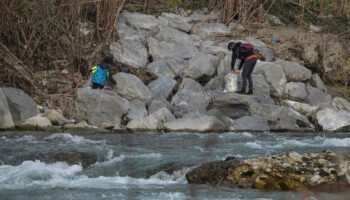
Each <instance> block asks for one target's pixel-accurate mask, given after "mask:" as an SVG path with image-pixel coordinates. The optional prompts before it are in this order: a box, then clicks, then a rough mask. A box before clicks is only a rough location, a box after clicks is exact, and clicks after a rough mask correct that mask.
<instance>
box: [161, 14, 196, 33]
mask: <svg viewBox="0 0 350 200" xmlns="http://www.w3.org/2000/svg"><path fill="white" fill-rule="evenodd" d="M159 18H160V19H162V18H164V19H165V20H166V21H167V25H168V26H170V27H172V28H176V29H179V30H182V31H185V32H190V31H191V29H192V24H191V23H190V22H191V20H192V19H191V18H190V17H184V16H181V15H176V14H173V13H162V15H161V17H159Z"/></svg>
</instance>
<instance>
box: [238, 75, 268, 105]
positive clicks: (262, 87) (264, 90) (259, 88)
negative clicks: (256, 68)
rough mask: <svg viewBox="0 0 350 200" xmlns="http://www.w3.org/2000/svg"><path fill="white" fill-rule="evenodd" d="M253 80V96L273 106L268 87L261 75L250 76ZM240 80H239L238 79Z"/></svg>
mask: <svg viewBox="0 0 350 200" xmlns="http://www.w3.org/2000/svg"><path fill="white" fill-rule="evenodd" d="M252 79H253V95H256V96H259V97H264V98H266V99H269V100H270V102H271V104H274V102H273V100H272V99H271V97H270V86H269V84H268V83H267V81H266V79H265V76H264V75H263V74H252ZM239 80H241V79H239Z"/></svg>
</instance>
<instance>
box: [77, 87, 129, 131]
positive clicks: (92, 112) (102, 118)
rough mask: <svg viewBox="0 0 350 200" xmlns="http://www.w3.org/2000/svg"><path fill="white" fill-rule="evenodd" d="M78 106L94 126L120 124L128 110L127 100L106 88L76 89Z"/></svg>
mask: <svg viewBox="0 0 350 200" xmlns="http://www.w3.org/2000/svg"><path fill="white" fill-rule="evenodd" d="M77 103H78V108H79V109H80V111H81V112H82V114H83V115H84V116H85V117H86V118H87V119H88V121H89V122H90V123H91V124H92V125H95V126H104V124H108V125H111V124H112V123H113V124H116V125H118V124H120V122H121V118H122V116H123V115H124V114H126V113H127V112H128V110H129V101H128V100H126V99H124V98H122V97H120V96H119V95H118V94H116V93H114V92H111V91H107V90H93V89H85V88H84V89H78V92H77Z"/></svg>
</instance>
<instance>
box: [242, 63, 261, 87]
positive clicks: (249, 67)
mask: <svg viewBox="0 0 350 200" xmlns="http://www.w3.org/2000/svg"><path fill="white" fill-rule="evenodd" d="M257 61H258V59H257V58H251V59H249V60H247V61H245V63H244V66H243V72H242V79H243V80H242V82H243V83H242V91H245V88H246V87H247V79H248V82H249V91H253V80H252V73H253V70H254V67H255V64H256V62H257Z"/></svg>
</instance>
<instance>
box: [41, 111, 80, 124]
mask: <svg viewBox="0 0 350 200" xmlns="http://www.w3.org/2000/svg"><path fill="white" fill-rule="evenodd" d="M42 116H43V117H46V118H47V119H49V120H50V122H51V124H52V125H55V126H57V125H59V126H61V125H63V124H66V123H72V122H74V121H72V120H68V119H67V118H65V117H64V116H63V114H62V113H61V112H58V111H57V110H55V109H49V110H48V111H47V112H45V113H44V114H43V115H42Z"/></svg>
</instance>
